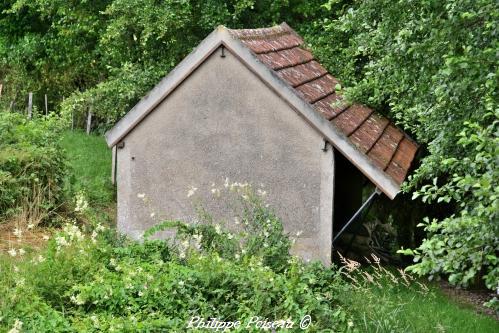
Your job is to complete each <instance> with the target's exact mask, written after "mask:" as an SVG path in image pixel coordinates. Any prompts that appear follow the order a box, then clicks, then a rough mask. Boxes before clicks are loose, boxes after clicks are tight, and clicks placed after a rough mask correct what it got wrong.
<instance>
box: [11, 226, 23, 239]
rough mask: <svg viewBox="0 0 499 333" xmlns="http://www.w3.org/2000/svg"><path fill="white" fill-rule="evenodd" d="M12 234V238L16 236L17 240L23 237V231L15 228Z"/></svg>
mask: <svg viewBox="0 0 499 333" xmlns="http://www.w3.org/2000/svg"><path fill="white" fill-rule="evenodd" d="M12 233H13V234H14V236H16V237H17V238H21V236H22V235H23V231H22V230H21V229H19V228H15V229H14V231H13V232H12Z"/></svg>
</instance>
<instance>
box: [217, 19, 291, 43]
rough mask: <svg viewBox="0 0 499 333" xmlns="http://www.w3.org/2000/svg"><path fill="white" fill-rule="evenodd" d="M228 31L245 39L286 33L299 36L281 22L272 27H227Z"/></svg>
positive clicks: (263, 37) (277, 35)
mask: <svg viewBox="0 0 499 333" xmlns="http://www.w3.org/2000/svg"><path fill="white" fill-rule="evenodd" d="M227 30H228V31H229V33H230V34H231V35H233V36H235V37H237V38H239V39H241V40H247V39H255V40H256V39H265V38H269V37H279V36H284V35H288V34H293V35H296V36H297V37H300V36H299V35H298V34H297V33H296V32H295V31H294V30H293V29H291V27H290V26H289V25H288V24H287V23H286V22H283V23H281V24H279V25H274V26H272V27H266V28H255V29H228V28H227ZM300 39H301V37H300Z"/></svg>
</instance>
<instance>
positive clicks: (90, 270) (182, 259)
mask: <svg viewBox="0 0 499 333" xmlns="http://www.w3.org/2000/svg"><path fill="white" fill-rule="evenodd" d="M261 209H263V208H261ZM267 215H268V216H270V213H267ZM248 223H249V224H252V223H255V224H258V223H259V221H251V222H250V221H248ZM276 223H278V222H276ZM178 226H179V227H180V230H179V231H180V232H179V238H178V239H177V242H176V243H170V242H167V241H161V240H147V239H146V240H145V241H143V242H141V243H138V242H133V241H130V240H127V239H124V238H119V237H116V235H115V234H114V233H113V232H111V231H110V230H105V231H102V229H103V228H102V227H101V226H99V225H97V226H95V228H94V229H93V231H92V234H91V235H90V236H89V235H88V234H86V233H84V232H82V230H80V229H79V228H78V227H77V226H75V225H72V224H68V225H66V226H65V227H64V230H63V231H62V232H61V233H59V234H58V235H56V236H55V237H54V238H53V239H52V240H51V241H50V243H49V246H48V248H47V249H46V250H44V251H42V253H41V254H39V255H33V256H32V258H30V259H28V258H26V259H24V261H23V260H21V261H20V262H17V263H13V262H9V261H6V260H2V261H0V263H2V266H0V268H1V269H0V281H2V283H1V284H0V292H1V293H2V295H4V296H3V297H2V299H1V300H0V327H2V328H3V329H9V328H12V327H14V326H15V325H16V324H15V323H16V322H17V323H18V324H17V325H21V324H19V323H21V322H22V328H23V329H25V330H27V331H31V330H37V331H47V330H50V331H54V332H65V331H69V332H73V331H76V332H87V331H106V332H109V331H120V332H132V331H133V332H137V331H148V332H149V331H158V330H169V331H185V329H186V326H187V324H188V322H189V321H190V320H191V318H192V317H193V316H200V317H202V318H207V319H209V318H212V317H216V318H220V319H221V320H222V319H223V320H225V321H228V320H241V321H246V322H247V321H249V320H250V318H251V317H253V316H261V317H263V318H269V319H272V320H273V319H274V318H275V319H276V320H279V319H284V320H285V319H288V318H290V319H292V320H294V321H299V320H300V319H301V318H302V317H303V316H304V315H306V314H309V315H311V317H312V324H311V326H310V328H309V329H310V330H312V331H317V330H321V329H331V330H334V331H347V330H348V323H347V320H348V319H349V316H348V314H347V312H346V310H345V309H344V308H343V307H342V305H341V300H340V299H338V298H337V295H338V294H339V291H340V290H346V289H347V288H348V287H347V285H346V283H345V282H344V281H343V280H342V279H341V277H340V275H339V273H338V271H337V270H329V269H326V268H324V267H323V266H321V265H320V264H317V263H316V264H310V265H304V264H303V263H301V262H300V261H299V260H297V259H295V258H292V257H290V256H289V255H286V263H287V264H286V268H285V269H284V268H283V267H278V270H274V269H273V268H272V267H269V266H266V265H265V257H262V256H261V255H263V256H265V255H266V254H268V253H269V252H258V251H256V250H250V249H248V250H247V251H243V250H244V249H245V247H242V248H240V249H239V250H240V251H241V252H239V253H240V255H239V256H236V254H237V253H234V254H232V255H231V256H230V257H229V252H228V251H227V250H226V249H228V248H230V247H232V245H233V244H234V243H233V242H232V239H231V238H230V237H229V235H230V232H229V231H226V230H222V229H219V228H217V227H214V226H209V227H208V228H205V229H201V228H189V227H188V226H185V225H178ZM163 227H164V226H163ZM163 227H158V228H155V229H154V230H152V231H151V233H153V232H155V231H158V230H160V229H162V228H163ZM281 228H282V227H281ZM277 229H279V228H277ZM272 230H275V226H274V227H273V228H272ZM280 230H282V229H280ZM197 231H201V232H202V234H198V233H195V234H192V236H191V235H190V234H191V233H193V232H197ZM88 233H90V230H89V231H88ZM276 233H277V231H276ZM202 235H205V236H204V237H203V236H202ZM210 235H211V236H210ZM215 235H217V236H215ZM184 236H185V237H184ZM210 237H211V238H210ZM214 237H219V238H218V239H217V244H219V243H220V242H228V244H229V245H228V246H225V247H219V246H218V245H217V246H215V243H214V242H211V241H212V240H214ZM258 237H262V238H263V239H262V240H261V242H264V241H265V242H267V243H268V247H269V248H272V247H274V246H276V247H277V248H280V247H281V244H280V242H281V241H282V239H283V238H285V236H284V235H283V234H282V233H281V234H280V235H279V237H278V235H277V234H275V235H274V236H273V237H270V235H269V236H266V235H265V234H262V235H261V236H253V237H252V239H253V240H255V241H257V240H256V238H258ZM277 238H279V240H278V241H276V242H274V240H275V239H277ZM186 240H189V242H188V243H187V244H185V241H186ZM195 241H197V242H198V243H196V242H195ZM178 242H180V243H178ZM201 244H202V245H201ZM231 244H232V245H231ZM219 251H220V253H219ZM14 264H15V265H16V267H17V268H16V269H14ZM13 303H15V306H12V304H13ZM297 325H298V323H297V324H296V325H295V330H300V329H299V328H297ZM239 331H241V332H242V331H256V329H251V328H250V329H247V328H245V327H244V328H243V329H240V330H239Z"/></svg>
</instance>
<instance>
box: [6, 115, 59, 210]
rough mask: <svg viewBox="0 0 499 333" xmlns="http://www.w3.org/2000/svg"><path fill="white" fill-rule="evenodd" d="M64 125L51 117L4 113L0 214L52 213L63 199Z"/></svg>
mask: <svg viewBox="0 0 499 333" xmlns="http://www.w3.org/2000/svg"><path fill="white" fill-rule="evenodd" d="M60 130H61V126H60V124H59V121H58V119H57V118H55V117H52V116H49V117H44V118H42V119H36V120H31V121H28V120H27V119H26V118H25V117H24V116H22V115H20V114H17V113H8V112H0V217H8V216H12V215H14V214H19V213H20V212H22V211H23V210H26V209H30V210H31V211H32V212H33V211H37V212H39V213H40V211H44V212H49V211H51V210H53V209H54V208H56V207H57V206H58V205H60V204H61V202H62V187H63V181H64V175H65V162H64V152H63V151H62V149H61V148H60V146H59V143H58V140H59V134H60Z"/></svg>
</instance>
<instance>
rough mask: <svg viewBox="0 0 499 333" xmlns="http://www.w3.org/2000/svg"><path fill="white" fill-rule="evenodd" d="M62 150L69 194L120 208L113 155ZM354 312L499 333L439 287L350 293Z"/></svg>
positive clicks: (82, 148)
mask: <svg viewBox="0 0 499 333" xmlns="http://www.w3.org/2000/svg"><path fill="white" fill-rule="evenodd" d="M62 145H63V147H64V149H65V150H66V152H67V154H68V159H69V164H70V167H71V170H70V176H69V178H68V180H69V183H68V185H67V186H68V189H70V190H71V193H76V192H77V191H84V192H85V194H86V196H87V198H88V201H89V203H90V205H91V207H92V209H93V210H95V211H100V212H103V211H105V210H108V209H109V208H110V207H115V197H116V196H115V190H114V187H113V186H112V184H111V179H110V177H111V151H110V149H108V147H107V146H106V143H105V141H104V139H103V138H102V137H100V136H94V135H90V136H87V135H86V134H85V133H82V132H69V131H68V132H66V133H65V134H64V136H63V139H62ZM342 297H344V299H345V300H346V302H347V305H348V310H349V312H350V311H352V312H353V313H354V314H355V318H356V321H355V323H354V325H355V328H357V329H358V330H359V331H360V332H466V333H468V332H480V333H487V332H499V323H498V322H497V321H496V320H495V319H493V318H491V317H488V316H485V315H481V314H477V313H476V311H475V310H474V309H473V308H472V306H470V305H466V304H462V303H458V302H456V301H454V300H452V299H450V298H449V297H448V296H446V295H444V294H443V293H442V291H441V290H440V289H439V287H438V286H431V288H430V290H429V291H427V292H421V290H420V289H418V288H416V287H415V288H412V287H409V288H406V287H397V288H394V287H393V286H392V285H386V286H382V288H379V287H375V286H372V288H369V290H368V291H367V292H366V291H360V292H351V291H350V292H347V293H346V294H345V295H343V296H342Z"/></svg>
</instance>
